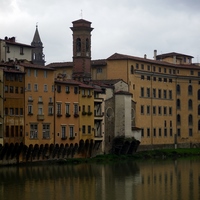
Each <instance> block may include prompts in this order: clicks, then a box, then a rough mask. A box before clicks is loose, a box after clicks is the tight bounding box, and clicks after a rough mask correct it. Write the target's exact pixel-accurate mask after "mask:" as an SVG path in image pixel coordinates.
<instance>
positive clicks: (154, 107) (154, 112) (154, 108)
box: [153, 106, 156, 115]
mask: <svg viewBox="0 0 200 200" xmlns="http://www.w3.org/2000/svg"><path fill="white" fill-rule="evenodd" d="M153 114H154V115H156V106H153Z"/></svg>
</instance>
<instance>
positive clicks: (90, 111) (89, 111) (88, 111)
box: [88, 105, 91, 113]
mask: <svg viewBox="0 0 200 200" xmlns="http://www.w3.org/2000/svg"><path fill="white" fill-rule="evenodd" d="M90 112H91V110H90V105H88V113H90Z"/></svg>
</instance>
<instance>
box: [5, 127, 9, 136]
mask: <svg viewBox="0 0 200 200" xmlns="http://www.w3.org/2000/svg"><path fill="white" fill-rule="evenodd" d="M6 137H9V126H6Z"/></svg>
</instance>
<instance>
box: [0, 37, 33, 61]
mask: <svg viewBox="0 0 200 200" xmlns="http://www.w3.org/2000/svg"><path fill="white" fill-rule="evenodd" d="M32 48H33V47H32V46H31V45H27V44H22V43H19V42H17V41H16V38H15V37H11V38H8V37H5V38H4V39H0V62H7V61H15V60H16V59H17V60H27V61H31V57H32Z"/></svg>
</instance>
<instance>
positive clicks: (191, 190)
mask: <svg viewBox="0 0 200 200" xmlns="http://www.w3.org/2000/svg"><path fill="white" fill-rule="evenodd" d="M0 199H1V200H64V199H65V200H134V199H136V200H146V199H148V200H165V199H166V200H169V199H170V200H197V199H200V159H199V158H194V159H187V160H186V159H185V160H183V159H181V160H176V161H174V160H158V161H148V160H147V161H124V162H120V163H112V164H78V165H55V164H52V165H40V166H23V167H14V166H10V167H1V168H0Z"/></svg>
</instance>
